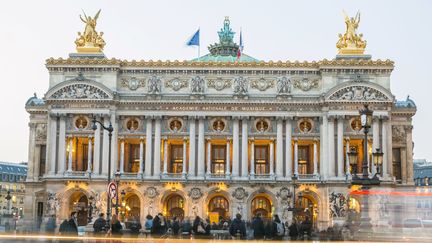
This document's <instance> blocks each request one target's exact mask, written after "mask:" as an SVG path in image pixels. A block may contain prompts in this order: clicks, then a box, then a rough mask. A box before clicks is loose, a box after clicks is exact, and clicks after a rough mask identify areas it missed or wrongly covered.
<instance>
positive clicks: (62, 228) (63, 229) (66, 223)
mask: <svg viewBox="0 0 432 243" xmlns="http://www.w3.org/2000/svg"><path fill="white" fill-rule="evenodd" d="M68 230H69V221H68V220H67V219H65V220H63V222H62V223H61V224H60V227H59V233H60V234H61V235H65V234H67V232H68Z"/></svg>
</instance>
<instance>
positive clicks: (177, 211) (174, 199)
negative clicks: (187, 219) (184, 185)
mask: <svg viewBox="0 0 432 243" xmlns="http://www.w3.org/2000/svg"><path fill="white" fill-rule="evenodd" d="M165 214H166V216H167V218H168V219H171V218H173V217H177V218H180V219H182V218H183V217H184V199H183V197H182V196H180V195H178V194H172V195H170V196H169V197H168V198H167V199H166V203H165Z"/></svg>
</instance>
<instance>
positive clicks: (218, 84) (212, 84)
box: [207, 78, 231, 91]
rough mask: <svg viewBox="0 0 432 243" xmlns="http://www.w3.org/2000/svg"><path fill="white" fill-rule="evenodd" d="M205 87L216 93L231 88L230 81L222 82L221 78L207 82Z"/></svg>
mask: <svg viewBox="0 0 432 243" xmlns="http://www.w3.org/2000/svg"><path fill="white" fill-rule="evenodd" d="M207 86H208V87H209V88H214V89H216V90H217V91H221V90H224V89H225V88H229V87H231V80H223V79H222V78H217V79H210V80H208V83H207Z"/></svg>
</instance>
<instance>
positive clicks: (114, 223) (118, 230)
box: [110, 214, 123, 236]
mask: <svg viewBox="0 0 432 243" xmlns="http://www.w3.org/2000/svg"><path fill="white" fill-rule="evenodd" d="M122 229H123V226H122V225H121V223H120V221H119V220H118V217H117V215H115V214H114V215H113V216H112V220H111V232H110V233H111V234H112V235H115V236H121V234H122Z"/></svg>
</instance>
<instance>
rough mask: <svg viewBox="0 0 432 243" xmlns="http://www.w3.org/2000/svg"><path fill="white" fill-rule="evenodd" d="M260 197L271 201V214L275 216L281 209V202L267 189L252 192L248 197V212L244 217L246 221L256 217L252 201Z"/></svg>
mask: <svg viewBox="0 0 432 243" xmlns="http://www.w3.org/2000/svg"><path fill="white" fill-rule="evenodd" d="M258 196H265V197H266V198H268V199H269V201H270V203H271V212H270V213H271V214H274V213H275V212H277V209H278V208H279V202H278V200H277V198H276V195H275V194H274V193H273V192H271V191H269V190H267V189H264V188H261V189H258V190H256V191H254V192H252V193H251V194H250V196H249V197H248V199H247V201H246V208H247V211H246V215H245V217H243V218H244V219H245V220H246V219H247V220H251V219H252V217H253V216H254V215H252V201H253V200H254V199H255V198H256V197H258ZM233 212H234V211H233Z"/></svg>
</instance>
